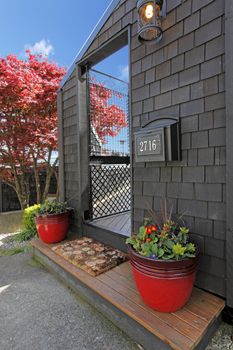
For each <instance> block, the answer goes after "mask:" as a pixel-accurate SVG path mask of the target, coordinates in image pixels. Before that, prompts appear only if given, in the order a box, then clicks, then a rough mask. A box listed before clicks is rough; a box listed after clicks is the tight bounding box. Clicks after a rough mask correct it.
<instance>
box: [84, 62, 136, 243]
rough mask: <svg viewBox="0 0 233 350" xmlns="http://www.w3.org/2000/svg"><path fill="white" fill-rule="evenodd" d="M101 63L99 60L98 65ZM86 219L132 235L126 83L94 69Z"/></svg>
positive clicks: (89, 91) (89, 80)
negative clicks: (88, 192)
mask: <svg viewBox="0 0 233 350" xmlns="http://www.w3.org/2000/svg"><path fill="white" fill-rule="evenodd" d="M103 67H104V64H103V63H101V68H103ZM87 108H88V122H89V183H90V194H89V222H90V223H91V224H92V225H94V226H97V227H100V228H104V229H106V230H111V232H114V233H117V234H120V235H123V236H129V235H130V234H131V161H130V158H131V157H130V141H129V140H130V117H129V114H130V113H129V84H128V82H127V81H124V80H123V79H120V78H119V77H115V76H113V75H110V74H108V73H106V71H105V72H103V71H99V70H97V69H89V70H88V73H87Z"/></svg>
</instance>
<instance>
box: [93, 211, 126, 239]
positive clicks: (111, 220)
mask: <svg viewBox="0 0 233 350" xmlns="http://www.w3.org/2000/svg"><path fill="white" fill-rule="evenodd" d="M91 224H92V226H97V227H100V228H103V229H107V230H111V231H112V232H115V233H120V234H122V235H124V236H130V234H131V214H130V212H125V213H120V214H115V215H110V216H106V217H103V218H99V219H95V220H93V221H92V222H91Z"/></svg>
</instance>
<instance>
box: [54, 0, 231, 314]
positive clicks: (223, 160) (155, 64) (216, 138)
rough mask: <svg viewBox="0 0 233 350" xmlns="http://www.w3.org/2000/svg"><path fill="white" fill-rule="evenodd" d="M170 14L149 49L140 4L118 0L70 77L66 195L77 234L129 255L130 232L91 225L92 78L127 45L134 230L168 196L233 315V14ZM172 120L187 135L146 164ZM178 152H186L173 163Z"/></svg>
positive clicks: (63, 168) (211, 5)
mask: <svg viewBox="0 0 233 350" xmlns="http://www.w3.org/2000/svg"><path fill="white" fill-rule="evenodd" d="M166 7H167V8H166V17H164V18H163V19H162V20H161V28H162V31H163V37H162V39H161V40H160V41H159V42H155V43H153V44H151V45H146V44H144V43H142V42H140V41H139V40H138V23H137V22H138V12H137V1H136V0H120V1H119V0H113V1H112V2H111V4H110V5H109V7H108V9H107V10H106V12H105V13H104V15H103V17H102V18H101V19H100V21H99V22H98V24H97V26H96V27H95V29H94V31H93V32H92V33H91V35H90V37H89V38H88V40H87V41H86V43H85V44H84V46H83V47H82V49H81V50H80V51H79V53H78V55H77V57H76V58H75V60H74V62H73V64H72V65H71V67H70V69H69V71H68V73H67V75H66V76H65V78H64V79H63V81H62V83H61V88H60V91H59V94H58V110H59V154H60V189H61V195H62V198H63V199H70V198H71V199H72V200H71V205H72V206H73V207H74V208H75V220H74V225H73V230H74V231H75V232H83V233H85V235H89V236H91V237H95V238H96V239H99V240H102V241H104V242H107V243H110V244H112V245H114V246H116V247H119V248H122V249H123V248H124V243H123V242H124V232H123V233H122V232H114V230H113V229H112V228H111V227H106V228H105V229H103V226H102V228H101V229H100V228H99V229H98V224H96V223H95V220H94V221H92V220H91V219H92V218H91V217H90V209H91V208H90V206H91V205H92V204H91V200H90V196H91V179H90V162H89V156H90V155H89V137H88V135H89V132H90V123H89V114H88V98H87V91H88V79H87V77H88V74H89V71H90V70H91V68H92V67H93V66H94V65H95V64H96V63H98V62H100V61H101V60H103V59H104V58H106V57H107V56H109V55H111V54H113V53H114V52H116V51H117V50H119V49H121V48H122V47H124V46H126V45H127V46H128V50H129V68H130V69H129V72H130V73H129V74H130V83H129V126H130V127H129V141H130V153H131V154H130V160H129V164H130V169H131V172H130V176H131V178H130V181H131V211H130V218H131V224H132V228H131V230H132V231H134V230H137V228H138V226H139V225H140V223H141V222H142V220H143V218H144V216H145V214H146V210H145V208H146V205H147V204H148V203H149V205H150V206H151V207H153V208H154V209H155V210H157V209H159V206H160V200H161V198H163V197H166V198H167V199H168V202H169V203H170V204H172V206H173V210H174V212H175V213H177V214H181V213H184V215H185V216H184V218H185V220H186V221H187V222H188V224H189V225H190V227H191V231H192V236H193V238H194V239H195V240H196V241H198V243H199V246H200V248H201V250H202V252H203V256H202V259H201V264H200V269H199V273H198V276H197V281H196V284H197V286H198V287H200V288H202V289H204V290H206V291H209V292H211V293H214V294H216V295H218V296H221V297H223V298H225V299H226V302H227V305H228V306H230V307H233V254H232V251H233V215H232V214H233V212H232V208H233V176H232V173H233V156H232V151H233V137H232V132H233V98H232V97H233V59H232V57H233V44H232V36H233V29H232V28H233V6H232V3H231V0H225V1H224V0H215V1H212V0H205V1H203V0H188V1H182V0H167V1H166ZM171 119H172V120H173V121H175V124H176V126H177V127H178V130H180V135H179V134H178V136H177V137H178V139H177V138H175V139H174V140H173V139H171V138H170V139H169V137H171V136H166V137H168V139H169V140H170V146H168V140H167V139H166V140H165V141H163V142H164V143H165V148H166V147H167V148H168V147H170V151H171V154H170V156H168V155H166V156H164V155H163V156H162V157H161V158H157V159H155V158H153V157H152V158H150V157H149V158H143V159H145V161H143V159H142V158H140V157H139V159H137V154H135V144H136V143H137V142H136V138H135V135H139V136H140V132H145V130H147V129H148V128H149V127H150V128H151V127H152V128H155V129H156V127H157V126H158V125H160V127H161V128H162V130H164V129H166V128H167V126H169V128H170V125H173V123H171V122H170V120H171ZM158 121H159V122H158ZM158 123H159V124H158ZM148 130H149V129H148ZM166 130H167V129H166ZM169 130H170V129H169ZM176 131H177V130H176ZM163 132H164V131H163ZM143 135H144V136H145V134H143ZM179 136H180V140H179ZM139 142H140V141H139ZM177 145H179V147H180V148H181V152H180V153H179V150H177V152H178V153H177V154H176V155H175V156H173V155H172V152H173V150H174V147H175V148H177ZM161 152H162V151H161ZM136 153H137V151H136ZM179 155H180V157H179ZM118 161H121V159H120V160H119V159H118V160H117V162H118ZM123 161H124V162H126V160H125V159H124V160H122V162H123ZM126 163H127V162H126ZM105 220H106V218H105Z"/></svg>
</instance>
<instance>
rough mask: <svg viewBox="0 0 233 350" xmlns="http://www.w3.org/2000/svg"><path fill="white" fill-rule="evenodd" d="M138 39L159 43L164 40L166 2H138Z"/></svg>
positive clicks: (154, 0)
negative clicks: (163, 21) (163, 20)
mask: <svg viewBox="0 0 233 350" xmlns="http://www.w3.org/2000/svg"><path fill="white" fill-rule="evenodd" d="M137 11H138V39H139V41H140V42H142V43H148V44H149V43H157V42H159V41H160V40H161V39H162V36H163V31H162V28H161V19H162V18H163V17H165V16H166V0H138V2H137Z"/></svg>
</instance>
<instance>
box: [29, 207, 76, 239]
mask: <svg viewBox="0 0 233 350" xmlns="http://www.w3.org/2000/svg"><path fill="white" fill-rule="evenodd" d="M35 220H36V228H37V232H38V235H39V237H40V239H41V240H42V241H43V242H45V243H57V242H61V241H63V240H64V239H65V237H66V235H67V232H68V229H69V213H68V212H66V213H61V214H49V215H41V216H37V217H36V218H35Z"/></svg>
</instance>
